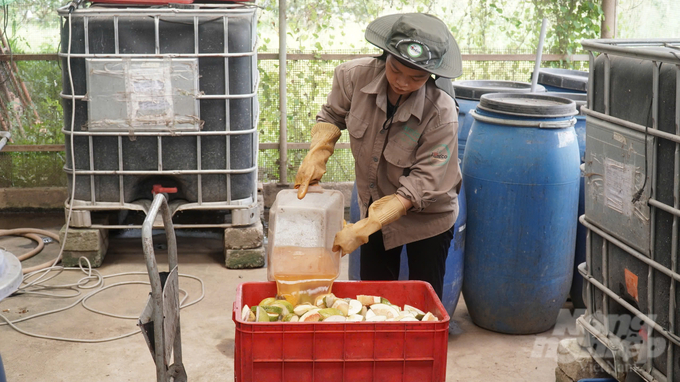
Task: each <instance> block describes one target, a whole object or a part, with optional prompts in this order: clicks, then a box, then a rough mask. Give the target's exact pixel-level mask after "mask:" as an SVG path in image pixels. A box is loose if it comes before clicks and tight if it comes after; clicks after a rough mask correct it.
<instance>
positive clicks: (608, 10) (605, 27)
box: [600, 0, 617, 38]
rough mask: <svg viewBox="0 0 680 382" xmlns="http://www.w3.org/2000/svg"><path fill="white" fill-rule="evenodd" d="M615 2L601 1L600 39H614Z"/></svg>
mask: <svg viewBox="0 0 680 382" xmlns="http://www.w3.org/2000/svg"><path fill="white" fill-rule="evenodd" d="M616 2H617V0H602V12H603V13H604V15H603V17H602V25H601V28H600V31H601V32H600V33H601V34H602V38H616Z"/></svg>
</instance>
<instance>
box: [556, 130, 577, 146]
mask: <svg viewBox="0 0 680 382" xmlns="http://www.w3.org/2000/svg"><path fill="white" fill-rule="evenodd" d="M557 139H558V140H559V144H558V146H557V147H559V148H562V147H567V146H569V145H570V144H572V143H573V142H574V141H575V140H576V133H575V132H574V130H564V131H559V132H558V133H557Z"/></svg>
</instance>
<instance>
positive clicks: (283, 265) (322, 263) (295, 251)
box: [267, 188, 345, 303]
mask: <svg viewBox="0 0 680 382" xmlns="http://www.w3.org/2000/svg"><path fill="white" fill-rule="evenodd" d="M344 208H345V201H344V196H343V194H342V193H341V192H340V191H336V190H323V189H321V188H316V189H311V188H310V191H309V192H308V193H307V195H306V196H305V197H304V199H302V200H300V199H298V197H297V190H283V191H280V192H279V193H278V195H277V196H276V201H275V202H274V204H273V205H272V207H271V209H270V211H269V234H268V239H269V244H268V248H267V254H268V255H267V256H268V259H267V260H268V261H267V277H268V279H269V280H270V281H273V280H276V281H277V286H278V292H279V295H280V296H281V297H285V298H286V299H288V300H290V301H291V302H292V303H297V302H298V300H299V299H300V297H301V295H303V296H302V297H303V298H302V299H303V300H305V299H310V298H313V297H314V296H316V295H319V294H322V293H328V292H329V291H330V288H331V285H332V282H333V280H335V279H336V278H337V277H338V275H339V274H340V257H341V254H340V252H333V250H332V247H333V240H334V238H335V234H336V233H337V232H339V231H340V230H341V229H342V226H343V217H344Z"/></svg>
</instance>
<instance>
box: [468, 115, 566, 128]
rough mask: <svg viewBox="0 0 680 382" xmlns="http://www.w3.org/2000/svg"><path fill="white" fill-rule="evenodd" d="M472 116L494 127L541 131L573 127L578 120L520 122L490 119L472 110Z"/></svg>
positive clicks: (518, 120) (517, 120) (516, 120)
mask: <svg viewBox="0 0 680 382" xmlns="http://www.w3.org/2000/svg"><path fill="white" fill-rule="evenodd" d="M470 115H472V117H473V118H474V119H476V120H478V121H480V122H484V123H492V124H494V125H506V126H514V127H538V128H541V129H566V128H568V127H572V126H574V125H575V124H576V118H573V117H572V118H570V119H568V120H563V121H530V120H520V119H503V118H495V117H489V116H486V115H481V114H478V113H477V112H476V111H474V110H470Z"/></svg>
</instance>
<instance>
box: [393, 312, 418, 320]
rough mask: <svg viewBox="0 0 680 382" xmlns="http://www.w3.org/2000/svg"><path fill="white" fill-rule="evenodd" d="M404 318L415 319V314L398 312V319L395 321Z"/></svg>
mask: <svg viewBox="0 0 680 382" xmlns="http://www.w3.org/2000/svg"><path fill="white" fill-rule="evenodd" d="M404 317H411V318H416V316H415V314H413V313H411V312H399V317H397V319H402V318H404Z"/></svg>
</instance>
